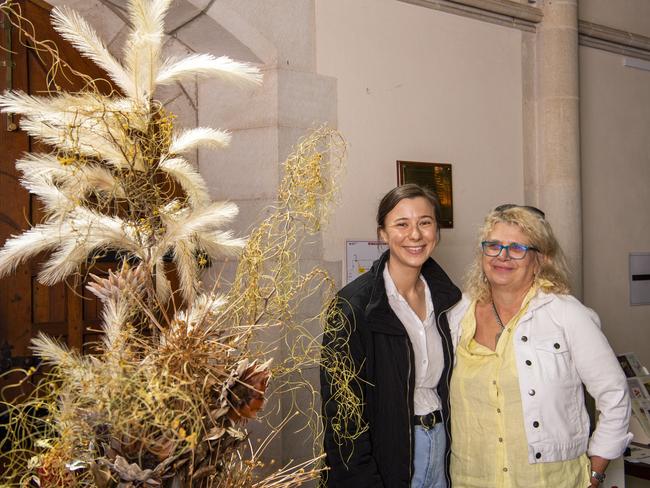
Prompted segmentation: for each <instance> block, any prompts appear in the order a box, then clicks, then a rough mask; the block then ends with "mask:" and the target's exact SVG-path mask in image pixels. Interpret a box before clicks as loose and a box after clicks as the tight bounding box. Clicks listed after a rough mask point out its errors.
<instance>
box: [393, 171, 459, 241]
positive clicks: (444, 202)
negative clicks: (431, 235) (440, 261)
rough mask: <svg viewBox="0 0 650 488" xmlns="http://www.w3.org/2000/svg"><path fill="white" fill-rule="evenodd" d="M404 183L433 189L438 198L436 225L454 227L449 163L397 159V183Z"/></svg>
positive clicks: (444, 227)
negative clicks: (437, 219) (438, 212)
mask: <svg viewBox="0 0 650 488" xmlns="http://www.w3.org/2000/svg"><path fill="white" fill-rule="evenodd" d="M405 183H417V184H418V185H421V186H425V187H427V188H429V189H431V190H433V191H434V192H435V194H436V195H438V200H440V214H441V215H440V222H438V225H439V226H440V227H441V228H443V229H451V228H453V227H454V206H453V197H452V185H451V164H444V163H422V162H417V161H397V184H398V185H403V184H405Z"/></svg>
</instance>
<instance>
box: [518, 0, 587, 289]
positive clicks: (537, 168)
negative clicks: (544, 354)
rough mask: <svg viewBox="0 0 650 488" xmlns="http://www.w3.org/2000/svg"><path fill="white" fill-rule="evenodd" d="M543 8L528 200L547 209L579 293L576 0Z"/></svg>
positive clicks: (551, 1)
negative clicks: (535, 121)
mask: <svg viewBox="0 0 650 488" xmlns="http://www.w3.org/2000/svg"><path fill="white" fill-rule="evenodd" d="M542 8H543V11H544V18H543V20H542V22H541V23H540V24H539V25H538V33H537V48H536V53H535V57H536V62H535V64H536V68H537V69H536V71H537V76H536V78H537V79H536V82H537V83H536V85H537V89H536V90H535V92H536V99H537V110H536V112H537V117H536V119H537V124H536V125H537V130H536V140H537V151H536V152H537V157H536V158H533V160H536V161H535V162H534V163H533V161H531V160H528V161H527V168H526V170H527V173H528V175H527V183H528V184H527V185H526V200H527V201H528V202H530V203H532V204H534V205H537V206H539V207H540V208H541V209H543V210H544V211H545V212H546V215H547V219H548V220H549V222H550V223H551V225H552V226H553V229H554V231H555V233H556V235H557V237H558V239H559V241H560V244H561V246H562V248H563V249H564V252H565V253H566V256H567V259H568V261H569V267H570V269H571V272H572V275H571V277H572V280H571V285H572V291H573V294H575V295H576V296H578V297H581V295H582V210H581V185H580V119H579V80H578V0H545V2H544V5H543V6H542ZM531 163H533V164H534V167H530V164H531ZM531 173H532V174H531Z"/></svg>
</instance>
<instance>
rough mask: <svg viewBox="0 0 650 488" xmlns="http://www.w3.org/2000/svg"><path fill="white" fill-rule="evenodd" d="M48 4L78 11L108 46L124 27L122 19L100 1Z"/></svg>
mask: <svg viewBox="0 0 650 488" xmlns="http://www.w3.org/2000/svg"><path fill="white" fill-rule="evenodd" d="M48 3H49V4H50V5H53V6H55V7H62V6H66V7H69V8H71V9H73V10H75V11H77V12H78V13H79V14H80V15H81V16H82V17H83V18H84V19H86V20H87V21H88V22H89V23H90V24H91V25H92V27H93V29H95V31H96V32H97V33H98V34H99V36H100V37H101V38H102V40H103V41H104V42H105V43H106V44H109V43H110V42H111V40H112V39H113V37H115V35H116V34H117V33H118V32H119V31H120V29H122V27H124V21H123V20H122V18H120V16H119V15H117V14H116V12H115V11H114V10H113V9H111V8H109V7H108V6H106V5H104V3H103V2H102V1H100V0H48Z"/></svg>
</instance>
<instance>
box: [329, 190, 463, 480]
mask: <svg viewBox="0 0 650 488" xmlns="http://www.w3.org/2000/svg"><path fill="white" fill-rule="evenodd" d="M438 215H439V203H438V200H437V198H436V196H435V195H434V194H433V193H432V192H430V191H429V190H427V189H425V188H422V187H419V186H417V185H413V184H407V185H403V186H399V187H397V188H395V189H393V190H391V191H390V192H388V194H386V195H385V196H384V198H383V199H382V200H381V203H380V204H379V208H378V211H377V231H378V235H379V237H380V238H381V239H382V240H383V241H385V242H386V244H387V245H388V250H387V251H386V252H385V253H384V254H383V255H382V256H381V258H380V259H379V260H378V261H376V262H375V263H374V264H373V266H372V269H371V270H370V271H368V272H367V273H365V274H363V275H362V276H360V277H359V278H357V279H356V280H354V281H353V282H352V283H350V284H348V285H347V286H346V287H345V288H343V289H342V290H341V291H340V292H339V293H338V295H337V298H336V300H335V302H334V304H333V307H332V309H331V313H330V317H331V318H330V321H329V324H328V327H327V329H326V331H325V337H324V342H323V350H322V368H321V394H322V399H323V414H324V423H325V452H326V454H327V457H326V463H327V466H328V468H329V470H328V471H327V472H326V474H325V478H326V484H327V486H330V487H337V488H345V487H353V488H364V487H375V488H377V487H380V488H381V487H384V488H411V487H412V488H420V487H422V488H424V487H427V488H446V487H447V486H449V475H448V464H449V447H450V439H449V399H448V393H449V381H450V377H451V368H452V357H453V346H452V342H451V337H450V332H449V325H448V323H447V318H446V312H447V311H448V310H449V309H450V308H451V307H452V306H453V305H454V304H455V303H456V302H458V301H459V299H460V297H461V294H460V291H459V289H458V288H457V287H456V286H455V285H454V284H453V283H452V282H451V281H450V279H449V278H448V277H447V275H446V274H445V272H444V271H443V270H442V268H440V266H438V264H437V263H436V262H435V261H433V259H431V257H430V256H431V253H432V252H433V250H434V248H435V246H436V244H437V243H438V241H439V238H440V229H439V228H438V225H437V222H438Z"/></svg>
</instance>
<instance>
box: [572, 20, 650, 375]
mask: <svg viewBox="0 0 650 488" xmlns="http://www.w3.org/2000/svg"><path fill="white" fill-rule="evenodd" d="M646 18H650V13H649V15H648V17H646ZM580 111H581V118H580V131H581V141H582V142H581V151H582V188H583V232H584V239H583V242H584V257H583V269H584V300H585V303H586V304H587V305H588V306H590V307H592V308H593V309H594V310H596V312H598V314H599V315H600V317H601V320H602V322H603V330H604V331H605V334H606V335H607V337H608V339H609V341H610V343H611V345H612V347H613V348H614V350H615V351H617V352H628V351H635V352H636V353H637V354H638V356H639V359H641V361H642V362H643V363H645V365H646V366H648V367H650V305H643V306H631V305H630V304H629V278H628V274H629V264H628V255H629V253H630V252H633V251H650V142H649V141H650V138H649V135H650V71H642V70H638V69H633V68H627V67H624V66H623V57H622V56H619V55H616V54H611V53H607V52H603V51H598V50H596V49H592V48H586V47H583V48H580Z"/></svg>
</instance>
